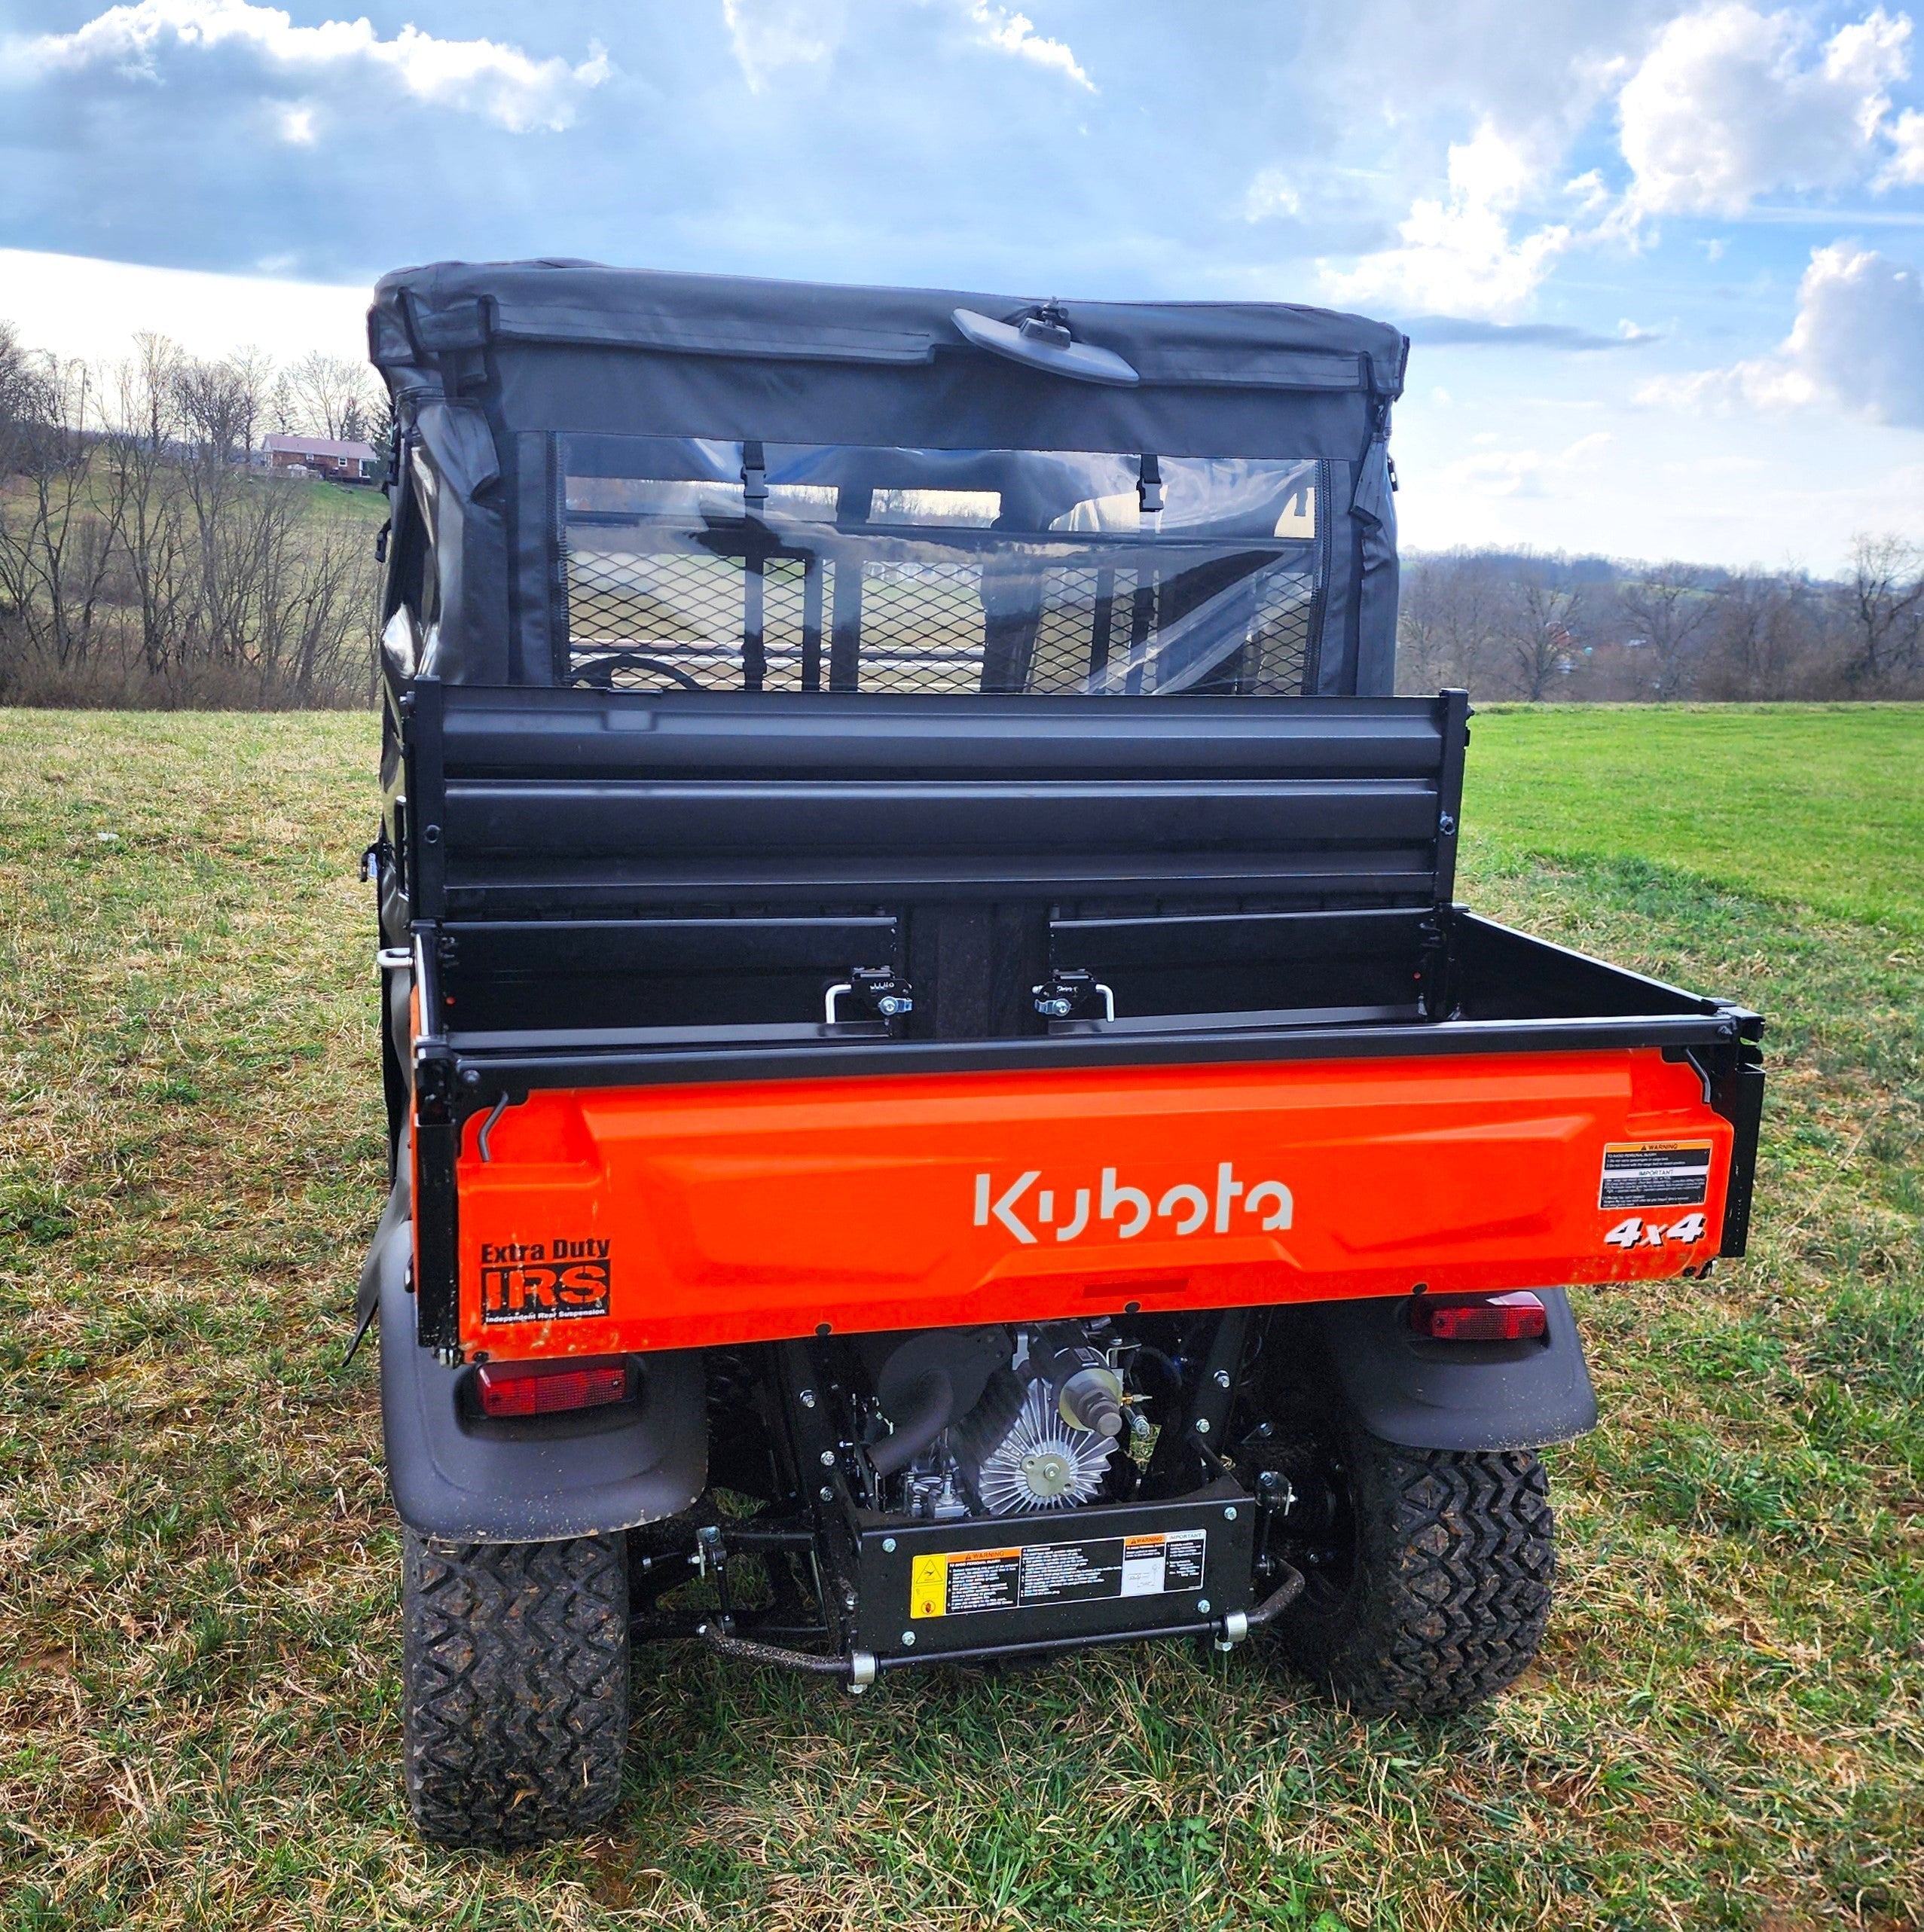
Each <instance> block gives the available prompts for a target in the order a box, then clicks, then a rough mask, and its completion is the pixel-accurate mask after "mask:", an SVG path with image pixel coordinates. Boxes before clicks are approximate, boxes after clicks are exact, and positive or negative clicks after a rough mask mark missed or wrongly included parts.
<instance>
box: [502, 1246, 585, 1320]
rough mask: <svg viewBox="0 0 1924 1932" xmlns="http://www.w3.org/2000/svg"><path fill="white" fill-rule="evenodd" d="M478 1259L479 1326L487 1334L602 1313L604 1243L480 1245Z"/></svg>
mask: <svg viewBox="0 0 1924 1932" xmlns="http://www.w3.org/2000/svg"><path fill="white" fill-rule="evenodd" d="M611 1285H612V1264H611V1263H610V1262H609V1255H608V1244H607V1243H606V1241H595V1240H593V1239H589V1240H585V1241H569V1240H565V1239H564V1240H560V1241H499V1242H497V1241H484V1242H483V1243H482V1244H481V1320H482V1321H483V1322H484V1323H486V1324H487V1326H489V1327H490V1328H491V1327H493V1326H496V1324H498V1323H509V1322H553V1321H567V1320H573V1319H576V1318H578V1317H581V1316H584V1315H605V1314H606V1313H607V1312H608V1291H609V1287H610V1286H611Z"/></svg>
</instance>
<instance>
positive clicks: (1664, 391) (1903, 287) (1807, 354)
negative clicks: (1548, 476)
mask: <svg viewBox="0 0 1924 1932" xmlns="http://www.w3.org/2000/svg"><path fill="white" fill-rule="evenodd" d="M1638 401H1641V402H1645V403H1648V404H1656V405H1659V406H1663V407H1685V408H1693V409H1703V410H1710V411H1745V410H1796V409H1803V408H1807V407H1810V406H1811V405H1813V404H1821V405H1822V406H1824V407H1827V408H1829V409H1833V410H1837V409H1841V410H1843V411H1846V413H1848V414H1852V415H1854V416H1860V417H1864V418H1865V419H1867V420H1869V421H1871V422H1874V423H1895V424H1900V425H1902V426H1905V427H1907V428H1910V429H1924V280H1920V278H1919V274H1918V272H1917V270H1916V269H1914V268H1911V267H1907V266H1906V265H1905V264H1903V263H1901V262H1896V261H1892V260H1890V259H1889V257H1888V256H1885V255H1879V254H1877V252H1875V251H1874V250H1872V249H1858V248H1857V247H1855V246H1853V245H1852V244H1851V243H1847V242H1840V243H1837V244H1836V245H1835V246H1833V247H1831V248H1827V249H1816V250H1814V251H1813V253H1812V255H1811V258H1810V266H1809V268H1807V269H1806V270H1805V271H1804V276H1803V282H1802V284H1801V285H1800V287H1799V288H1798V290H1797V321H1796V322H1795V324H1794V325H1793V327H1792V328H1791V332H1790V334H1789V335H1788V337H1786V338H1785V340H1784V342H1783V343H1782V346H1780V347H1779V349H1776V352H1775V353H1773V354H1771V355H1769V356H1758V357H1756V358H1755V359H1753V360H1751V361H1749V362H1738V363H1735V364H1733V365H1731V366H1730V368H1724V369H1705V370H1700V371H1697V372H1696V374H1691V375H1686V376H1672V377H1663V378H1660V380H1657V381H1656V382H1654V383H1647V384H1645V386H1644V388H1643V389H1642V390H1641V391H1640V392H1638Z"/></svg>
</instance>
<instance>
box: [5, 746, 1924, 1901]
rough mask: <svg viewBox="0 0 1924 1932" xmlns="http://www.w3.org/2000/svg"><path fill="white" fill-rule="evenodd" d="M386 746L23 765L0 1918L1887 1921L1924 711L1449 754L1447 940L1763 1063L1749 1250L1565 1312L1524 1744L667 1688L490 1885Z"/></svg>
mask: <svg viewBox="0 0 1924 1932" xmlns="http://www.w3.org/2000/svg"><path fill="white" fill-rule="evenodd" d="M373 735H374V734H373V730H372V727H371V723H370V722H369V721H368V720H367V719H363V718H359V717H341V716H318V717H316V716H305V717H286V718H277V719H259V718H251V717H238V716H222V717H201V716H182V715H165V714H154V715H149V716H142V717H139V718H128V717H124V716H110V715H103V714H98V713H96V714H57V713H18V712H16V713H0V949H4V951H3V952H0V1055H4V1058H5V1064H4V1070H3V1072H4V1078H3V1079H0V1292H4V1303H3V1304H0V1305H4V1308H5V1313H4V1314H0V1563H3V1564H4V1566H5V1567H4V1570H0V1575H4V1578H5V1583H4V1586H0V1780H3V1781H4V1783H3V1784H0V1927H6V1928H8V1932H26V1928H28V1927H55V1926H59V1927H69V1926H75V1927H77V1926H89V1927H93V1926H98V1927H139V1928H143V1932H147V1929H149V1928H151V1929H152V1932H159V1929H160V1928H168V1932H172V1928H185V1927H288V1926H303V1925H307V1926H328V1927H334V1926H354V1927H360V1926H397V1927H398V1926H418V1925H423V1924H435V1925H446V1926H450V1927H463V1928H493V1927H528V1928H534V1927H563V1928H588V1927H595V1928H600V1927H617V1926H621V1927H734V1926H752V1927H796V1928H801V1927H808V1928H829V1927H837V1928H850V1932H854V1929H855V1928H863V1932H866V1928H869V1927H879V1926H888V1927H942V1928H957V1932H959V1928H964V1927H986V1926H998V1927H1000V1926H1006V1927H1079V1928H1080V1927H1091V1926H1097V1927H1105V1928H1106V1927H1168V1928H1177V1927H1181V1928H1184V1932H1189V1928H1202V1927H1244V1926H1263V1927H1303V1928H1317V1929H1318V1932H1335V1929H1336V1928H1340V1927H1350V1928H1361V1927H1397V1928H1443V1927H1459V1926H1474V1927H1525V1926H1530V1927H1537V1926H1553V1927H1566V1926H1568V1927H1597V1928H1602V1927H1647V1926H1648V1927H1695V1926H1706V1925H1707V1926H1731V1927H1755V1928H1758V1932H1791V1928H1796V1927H1816V1926H1829V1925H1844V1926H1855V1927H1880V1928H1892V1927H1916V1926H1919V1925H1924V1708H1920V1706H1921V1705H1924V1238H1920V1235H1919V1218H1920V1215H1921V1214H1924V998H1920V982H1924V937H1920V935H1924V875H1920V872H1919V839H1920V833H1919V826H1920V816H1919V814H1920V786H1924V779H1920V776H1919V761H1918V759H1917V758H1916V748H1919V747H1924V711H1917V710H1911V711H1904V710H1895V709H1884V710H1875V711H1873V710H1864V711H1853V712H1843V711H1834V710H1800V711H1794V710H1785V711H1782V712H1774V713H1758V712H1714V713H1713V712H1675V713H1669V712H1666V713H1654V712H1651V711H1648V710H1644V711H1638V712H1635V713H1629V712H1615V713H1613V712H1582V711H1574V710H1571V711H1554V712H1543V713H1528V714H1524V713H1499V714H1497V715H1495V716H1489V717H1486V718H1485V719H1483V720H1481V721H1480V723H1479V725H1478V727H1477V737H1476V742H1475V744H1474V747H1473V751H1472V765H1471V769H1472V774H1473V778H1472V783H1471V786H1470V806H1469V809H1468V818H1469V823H1470V828H1471V834H1472V835H1471V837H1470V841H1469V843H1468V845H1467V851H1466V857H1465V865H1464V877H1463V881H1462V890H1463V896H1464V897H1466V898H1467V899H1469V900H1470V901H1471V902H1473V903H1474V904H1475V905H1477V906H1478V907H1479V908H1481V909H1483V910H1484V911H1488V912H1490V913H1492V914H1494V915H1495V916H1497V917H1501V918H1504V919H1506V920H1510V921H1511V922H1513V923H1519V924H1522V925H1524V926H1529V927H1530V928H1532V929H1535V930H1537V931H1539V932H1543V933H1544V934H1546V935H1549V936H1550V937H1553V938H1555V939H1559V940H1562V941H1564V942H1569V943H1573V944H1576V945H1581V946H1583V947H1586V948H1590V949H1593V950H1595V951H1600V952H1602V953H1603V954H1606V955H1607V956H1608V957H1611V958H1613V959H1616V960H1621V961H1623V962H1624V963H1627V964H1629V965H1632V966H1637V967H1639V968H1642V969H1645V970H1648V971H1652V972H1657V973H1658V974H1660V975H1663V976H1664V977H1665V978H1670V979H1673V980H1676V981H1681V982H1683V983H1684V984H1692V985H1696V986H1701V987H1706V988H1709V989H1712V990H1716V991H1718V992H1722V993H1730V994H1733V995H1736V996H1738V997H1742V998H1745V999H1746V1000H1749V1001H1750V1002H1751V1003H1753V1004H1755V1005H1756V1006H1759V1007H1761V1009H1764V1011H1765V1012H1767V1013H1768V1014H1769V1015H1770V1019H1771V1026H1770V1035H1769V1038H1768V1042H1767V1044H1768V1047H1769V1051H1770V1065H1771V1070H1772V1085H1771V1088H1770V1097H1769V1100H1768V1110H1767V1120H1766V1133H1765V1148H1764V1161H1763V1171H1762V1174H1761V1181H1760V1186H1759V1204H1760V1207H1759V1214H1758V1222H1757V1226H1756V1229H1755V1236H1754V1242H1753V1249H1752V1253H1751V1258H1750V1259H1748V1261H1746V1262H1742V1263H1739V1264H1730V1263H1726V1264H1724V1265H1723V1266H1722V1267H1721V1268H1720V1269H1719V1271H1718V1274H1716V1276H1715V1277H1714V1278H1713V1279H1712V1280H1711V1281H1709V1283H1701V1284H1697V1283H1675V1284H1672V1285H1669V1286H1658V1287H1652V1288H1639V1289H1632V1290H1624V1289H1617V1290H1611V1291H1609V1292H1608V1293H1602V1292H1599V1293H1584V1294H1583V1295H1582V1296H1580V1298H1579V1300H1580V1312H1581V1314H1582V1316H1583V1320H1584V1321H1585V1324H1586V1328H1587V1334H1588V1336H1589V1339H1590V1349H1591V1354H1592V1360H1593V1367H1594V1370H1595V1372H1596V1379H1597V1381H1598V1384H1599V1393H1600V1396H1601V1398H1602V1406H1603V1411H1604V1422H1603V1425H1602V1427H1601V1428H1600V1429H1599V1430H1598V1431H1597V1433H1596V1434H1595V1435H1593V1436H1591V1437H1590V1438H1589V1439H1587V1440H1586V1441H1584V1442H1582V1443H1580V1444H1578V1445H1574V1447H1571V1448H1568V1449H1565V1450H1562V1451H1558V1452H1556V1454H1554V1455H1553V1457H1551V1458H1550V1460H1551V1461H1552V1463H1553V1479H1554V1483H1555V1486H1556V1495H1557V1499H1558V1506H1559V1521H1560V1525H1561V1560H1562V1573H1561V1579H1560V1586H1559V1588H1560V1598H1559V1608H1558V1610H1557V1612H1556V1616H1555V1618H1554V1620H1553V1625H1552V1628H1551V1633H1550V1639H1549V1641H1548V1644H1547V1647H1546V1649H1545V1650H1544V1655H1543V1656H1542V1659H1541V1662H1540V1663H1539V1664H1538V1666H1537V1667H1536V1668H1535V1669H1534V1670H1532V1671H1531V1672H1530V1673H1529V1675H1528V1676H1527V1677H1525V1680H1523V1682H1522V1683H1521V1684H1520V1685H1519V1686H1518V1687H1517V1688H1516V1689H1515V1690H1513V1692H1511V1693H1510V1695H1507V1696H1506V1697H1504V1698H1503V1699H1501V1700H1499V1701H1498V1702H1497V1703H1495V1705H1493V1706H1492V1707H1490V1708H1487V1709H1486V1710H1485V1711H1482V1712H1481V1713H1480V1714H1476V1715H1474V1716H1472V1717H1466V1718H1463V1719H1459V1720H1452V1721H1449V1722H1447V1723H1428V1724H1416V1725H1405V1724H1398V1723H1384V1722H1378V1723H1364V1722H1362V1721H1360V1720H1357V1719H1354V1718H1353V1717H1350V1716H1348V1715H1347V1714H1345V1713H1343V1712H1341V1711H1336V1710H1333V1709H1331V1708H1329V1707H1327V1705H1324V1704H1323V1703H1321V1702H1319V1701H1318V1699H1316V1698H1315V1695H1313V1694H1312V1693H1311V1692H1309V1690H1308V1689H1306V1687H1305V1686H1302V1685H1300V1684H1299V1683H1296V1682H1294V1681H1293V1680H1291V1679H1290V1678H1289V1677H1287V1676H1286V1675H1284V1674H1282V1673H1281V1672H1280V1671H1278V1670H1276V1669H1275V1668H1273V1667H1272V1666H1271V1665H1269V1664H1267V1663H1266V1661H1265V1659H1263V1656H1261V1655H1260V1653H1253V1652H1251V1651H1248V1650H1244V1651H1241V1652H1238V1653H1236V1654H1235V1655H1234V1656H1232V1657H1231V1658H1229V1659H1226V1660H1223V1659H1218V1658H1217V1657H1216V1656H1214V1654H1213V1653H1209V1652H1208V1651H1206V1650H1184V1649H1174V1648H1163V1649H1159V1650H1144V1651H1138V1652H1113V1653H1105V1654H1099V1655H1095V1656H1087V1657H1083V1658H1081V1659H1074V1660H1072V1661H1067V1662H1061V1663H1059V1664H1057V1665H1052V1666H1051V1667H1049V1668H1046V1669H1044V1670H1041V1671H1036V1672H1034V1673H1031V1674H1023V1675H1019V1676H1011V1677H965V1676H961V1675H949V1674H933V1675H930V1676H927V1677H921V1676H911V1677H906V1678H903V1677H898V1678H896V1679H894V1680H891V1681H890V1682H889V1683H887V1685H886V1686H884V1688H882V1689H880V1690H878V1692H875V1693H874V1694H872V1695H869V1697H867V1698H866V1699H862V1700H860V1701H859V1702H858V1701H855V1700H852V1699H849V1698H848V1697H847V1695H845V1694H843V1693H841V1692H838V1691H837V1690H835V1689H832V1688H830V1687H827V1686H820V1685H817V1684H814V1683H799V1682H796V1681H793V1680H786V1679H779V1678H769V1677H758V1676H755V1675H753V1674H747V1673H745V1672H743V1671H739V1670H738V1669H734V1668H728V1667H726V1666H723V1665H719V1664H718V1663H716V1662H713V1661H712V1660H710V1659H707V1658H705V1657H701V1656H694V1655H692V1654H689V1653H686V1652H683V1653H673V1654H670V1655H667V1656H661V1657H659V1658H657V1659H644V1661H643V1665H642V1668H641V1671H640V1674H639V1676H638V1680H637V1720H636V1726H635V1731H634V1746H635V1750H634V1766H633V1769H632V1771H631V1782H630V1786H629V1789H628V1794H627V1797H626V1799H625V1804H624V1805H623V1808H622V1809H621V1812H620V1813H619V1814H618V1818H617V1819H616V1821H615V1824H614V1826H613V1828H612V1830H609V1831H608V1832H607V1833H605V1834H603V1835H602V1836H599V1837H597V1838H596V1839H593V1840H591V1841H590V1842H586V1843H584V1844H575V1845H562V1846H559V1847H556V1848H551V1849H550V1850H548V1851H544V1852H542V1853H539V1854H530V1855H526V1856H521V1857H515V1858H512V1859H500V1858H493V1857H483V1856H480V1855H449V1854H441V1853H438V1852H433V1851H428V1850H426V1849H424V1848H423V1847H422V1846H421V1845H420V1844H419V1843H418V1842H417V1841H416V1840H415V1839H414V1837H413V1836H411V1833H410V1831H409V1830H408V1824H407V1821H406V1817H405V1811H404V1809H403V1807H402V1799H401V1790H400V1778H399V1747H400V1726H399V1695H398V1689H397V1683H396V1665H397V1652H398V1648H399V1626H398V1622H397V1618H396V1614H395V1588H396V1579H397V1570H398V1545H397V1541H396V1538H395V1534H394V1530H393V1526H392V1520H391V1518H390V1516H389V1512H388V1509H387V1506H386V1498H385V1495H384V1492H383V1479H382V1474H381V1467H380V1430H379V1419H378V1405H377V1396H376V1392H375V1376H374V1364H373V1362H372V1360H371V1354H372V1351H369V1354H368V1355H366V1356H364V1357H362V1360H360V1361H359V1362H357V1363H356V1365H355V1366H354V1367H353V1369H350V1370H349V1371H347V1372H342V1371H341V1369H340V1367H339V1366H338V1365H339V1363H340V1359H341V1351H342V1348H343V1346H344V1342H345V1340H346V1337H347V1309H348V1306H349V1304H350V1301H351V1299H352V1295H353V1282H354V1277H355V1274H356V1268H357V1267H358V1265H359V1258H360V1252H361V1247H362V1243H363V1241H365V1238H366V1236H367V1235H368V1232H369V1230H370V1228H371V1225H372V1223H373V1220H374V1215H375V1213H376V1210H377V1207H378V1196H377V1188H378V1185H379V1180H380V1169H381V1160H382V1136H381V1130H380V1116H379V1082H378V1078H377V1068H376V1062H375V1058H374V1038H375V1036H374V1008H373V981H372V972H371V962H370V960H369V957H368V951H369V947H370V943H371V918H370V910H369V906H368V896H367V893H366V889H365V888H364V887H360V886H359V885H358V884H356V881H355V878H354V858H355V855H356V853H358V852H359V849H360V847H362V844H365V841H366V838H367V836H368V832H369V829H370V823H371V790H372V783H371V780H372V768H373ZM1907 748H1910V749H1907ZM1907 828H1908V829H1907ZM1880 921H1881V923H1878V922H1880Z"/></svg>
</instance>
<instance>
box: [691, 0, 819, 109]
mask: <svg viewBox="0 0 1924 1932" xmlns="http://www.w3.org/2000/svg"><path fill="white" fill-rule="evenodd" d="M847 17H848V9H847V5H846V0H722V22H723V23H724V24H725V26H727V28H728V40H729V43H730V44H731V46H732V47H734V57H735V59H736V60H737V61H738V63H740V65H741V72H742V77H743V78H744V79H745V80H746V81H747V83H748V85H749V89H750V92H751V93H758V94H759V93H760V92H761V91H762V89H763V88H764V87H766V86H767V85H768V81H769V79H770V78H771V76H772V75H774V74H776V73H777V72H780V70H781V69H783V68H785V67H812V66H818V65H819V64H820V63H822V62H823V61H826V60H827V59H828V58H829V56H830V55H832V53H834V52H835V49H836V48H837V47H838V46H839V45H840V44H841V38H842V35H843V32H844V30H845V29H846V27H847Z"/></svg>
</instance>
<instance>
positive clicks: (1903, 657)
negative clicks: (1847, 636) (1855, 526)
mask: <svg viewBox="0 0 1924 1932" xmlns="http://www.w3.org/2000/svg"><path fill="white" fill-rule="evenodd" d="M1844 603H1845V607H1846V610H1847V611H1848V612H1849V618H1850V621H1851V624H1852V630H1853V632H1854V633H1855V634H1854V639H1853V642H1854V646H1855V649H1854V650H1853V652H1852V661H1851V664H1850V667H1849V676H1851V677H1852V679H1854V680H1856V681H1858V682H1863V683H1865V684H1881V683H1883V682H1886V680H1887V679H1891V678H1893V677H1896V676H1901V675H1903V674H1904V673H1907V672H1910V671H1913V670H1916V669H1917V668H1918V664H1919V655H1920V642H1924V551H1920V550H1919V548H1918V546H1917V545H1915V544H1913V543H1910V542H1907V541H1906V540H1905V539H1904V538H1902V537H1901V536H1892V535H1888V534H1887V535H1885V536H1871V535H1869V534H1868V533H1859V535H1858V536H1856V537H1855V539H1852V543H1851V557H1850V575H1849V578H1847V579H1846V581H1845V584H1844Z"/></svg>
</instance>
